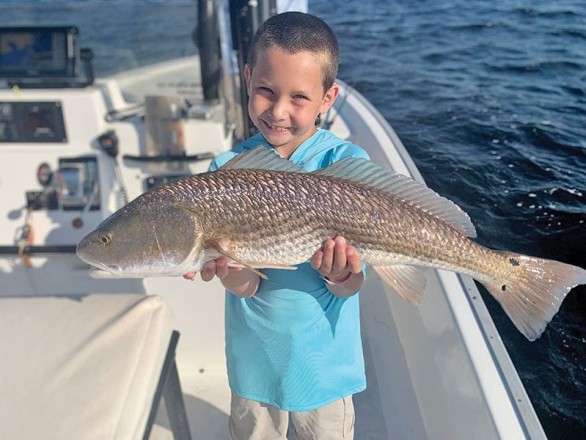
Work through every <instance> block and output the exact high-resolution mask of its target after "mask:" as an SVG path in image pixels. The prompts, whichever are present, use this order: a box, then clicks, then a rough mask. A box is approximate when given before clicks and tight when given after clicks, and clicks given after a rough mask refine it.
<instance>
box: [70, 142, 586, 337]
mask: <svg viewBox="0 0 586 440" xmlns="http://www.w3.org/2000/svg"><path fill="white" fill-rule="evenodd" d="M336 236H343V237H344V238H345V239H346V241H347V243H348V244H349V245H351V246H353V247H354V248H355V250H356V252H357V254H358V255H359V257H360V259H361V261H362V262H363V263H365V264H367V265H369V266H370V267H372V268H373V269H374V271H375V272H376V273H378V275H379V276H380V278H381V279H382V281H384V282H385V283H386V284H388V285H389V286H391V287H392V288H393V289H394V290H396V291H397V293H398V294H400V295H401V296H402V297H403V298H404V299H405V300H406V301H408V302H410V303H412V304H419V303H420V302H421V300H422V298H423V293H424V289H425V282H426V280H425V271H424V270H425V268H426V267H431V268H435V269H445V270H449V271H454V272H457V273H461V274H465V275H469V276H471V277H472V278H474V279H475V280H477V281H479V282H480V283H482V284H483V285H484V286H485V287H486V289H487V290H488V292H489V293H490V294H491V295H492V296H493V297H494V298H496V300H497V301H498V302H499V303H500V304H501V306H502V307H503V309H504V310H505V312H506V313H507V315H508V316H509V317H510V318H511V320H512V321H513V323H514V324H515V326H516V327H517V329H518V330H519V331H520V332H521V333H522V334H523V335H525V337H526V338H527V339H529V340H531V341H533V340H535V339H537V338H538V337H539V336H540V335H541V334H542V333H543V331H544V330H545V328H546V326H547V324H548V323H549V322H550V321H551V319H552V318H553V316H554V315H555V314H556V313H557V312H558V310H559V308H560V305H561V303H562V301H563V300H564V298H565V297H566V295H567V294H568V293H569V291H570V290H571V289H572V288H573V287H575V286H577V285H579V284H585V283H586V270H584V269H583V268H580V267H577V266H573V265H570V264H565V263H561V262H558V261H553V260H546V259H541V258H535V257H530V256H526V255H521V254H517V253H513V252H508V251H497V250H491V249H489V248H486V247H484V246H482V245H480V244H478V243H477V242H475V241H474V240H472V238H474V237H475V236H476V231H475V228H474V225H473V224H472V221H471V220H470V218H469V216H468V215H467V214H466V213H465V212H464V211H463V210H462V209H460V208H459V207H458V206H457V205H456V204H455V203H453V202H452V201H450V200H448V199H447V198H444V197H442V196H440V195H439V194H437V193H436V192H434V191H433V190H431V189H429V188H428V187H427V186H425V185H423V184H421V183H418V182H416V181H414V180H412V179H411V178H409V177H407V176H404V175H401V174H396V173H394V172H393V171H392V170H390V169H388V168H385V167H382V166H379V165H377V164H375V163H373V162H371V161H369V160H366V159H358V158H350V157H349V158H344V159H341V160H339V161H337V162H335V163H333V164H332V165H330V166H328V167H326V168H323V169H320V170H317V171H313V172H306V171H305V170H303V169H302V168H301V167H298V166H297V165H295V164H293V163H292V162H290V161H288V160H286V159H284V158H282V157H281V156H280V155H278V153H276V152H274V151H271V150H269V149H267V148H265V147H262V146H259V147H256V148H254V149H251V150H249V151H247V152H244V153H241V154H240V155H238V156H236V157H235V158H233V159H232V160H230V161H229V162H228V163H226V164H225V165H224V166H223V167H221V168H220V169H218V170H216V171H213V172H207V173H201V174H196V175H193V176H189V177H186V178H184V179H181V180H177V181H174V182H172V183H169V184H166V185H163V186H160V187H158V188H156V189H153V190H151V191H149V192H146V193H144V194H142V195H140V196H138V197H137V198H136V199H134V200H133V201H131V202H130V203H128V204H127V205H125V206H124V207H122V208H121V209H120V210H118V211H117V212H115V213H114V214H112V215H111V216H110V217H109V218H107V219H106V220H105V221H103V222H102V223H101V224H100V225H99V226H98V227H97V228H96V229H95V230H94V231H93V232H91V233H89V234H88V235H87V236H86V237H84V238H83V239H82V240H81V241H80V242H79V244H78V246H77V255H78V256H79V257H80V258H81V259H82V260H84V261H85V262H87V263H88V264H89V265H90V266H93V267H94V268H96V269H97V270H101V271H105V272H107V273H109V274H110V275H112V276H120V277H141V278H143V277H149V276H180V275H183V274H186V273H188V272H198V271H200V270H201V269H202V268H203V266H204V264H205V263H206V262H208V261H210V260H213V259H216V258H218V257H220V256H225V257H227V258H228V260H229V262H230V264H231V265H233V266H241V267H246V268H249V269H250V270H253V271H255V272H256V273H258V275H259V276H260V277H262V278H264V279H266V275H265V274H264V273H263V272H262V269H263V268H280V269H290V270H292V269H295V268H296V267H295V266H296V265H298V264H300V263H303V262H306V261H308V260H309V259H310V258H311V257H312V255H313V254H314V253H315V252H316V251H317V250H318V249H320V247H321V246H322V244H323V242H324V241H325V240H326V239H328V238H333V237H336Z"/></svg>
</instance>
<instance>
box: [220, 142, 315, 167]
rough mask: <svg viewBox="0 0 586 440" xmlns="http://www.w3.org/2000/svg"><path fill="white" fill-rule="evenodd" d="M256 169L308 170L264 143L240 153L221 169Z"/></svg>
mask: <svg viewBox="0 0 586 440" xmlns="http://www.w3.org/2000/svg"><path fill="white" fill-rule="evenodd" d="M244 168H246V169H256V170H259V169H260V170H272V171H285V172H289V173H305V172H306V171H305V170H304V169H303V168H301V167H299V166H297V165H295V164H294V163H293V162H291V161H289V160H287V159H285V158H284V157H282V156H280V155H279V153H277V152H276V151H273V150H269V149H268V148H266V147H263V146H262V145H259V146H257V147H254V148H253V149H251V150H248V151H245V152H243V153H240V154H239V155H238V156H236V157H235V158H233V159H230V160H229V161H228V162H226V163H225V164H224V166H222V167H221V168H220V169H221V170H237V169H244Z"/></svg>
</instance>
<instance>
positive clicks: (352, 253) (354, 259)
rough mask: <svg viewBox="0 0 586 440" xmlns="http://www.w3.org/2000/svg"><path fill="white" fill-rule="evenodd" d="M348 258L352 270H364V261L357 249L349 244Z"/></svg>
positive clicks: (357, 271) (353, 271)
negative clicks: (361, 259)
mask: <svg viewBox="0 0 586 440" xmlns="http://www.w3.org/2000/svg"><path fill="white" fill-rule="evenodd" d="M346 258H347V260H348V265H347V267H348V269H349V270H350V272H352V273H360V272H362V262H361V261H360V257H359V256H358V254H357V253H356V250H355V249H354V248H353V247H352V246H348V247H347V248H346Z"/></svg>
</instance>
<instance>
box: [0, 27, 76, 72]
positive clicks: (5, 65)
mask: <svg viewBox="0 0 586 440" xmlns="http://www.w3.org/2000/svg"><path fill="white" fill-rule="evenodd" d="M78 60H79V50H78V48H77V29H76V28H74V27H37V28H29V27H20V28H1V29H0V78H47V77H49V78H71V77H74V76H76V74H77V70H76V69H77V64H78Z"/></svg>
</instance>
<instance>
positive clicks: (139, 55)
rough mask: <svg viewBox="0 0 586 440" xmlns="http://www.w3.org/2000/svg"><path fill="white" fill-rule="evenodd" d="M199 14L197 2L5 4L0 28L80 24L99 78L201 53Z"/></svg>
mask: <svg viewBox="0 0 586 440" xmlns="http://www.w3.org/2000/svg"><path fill="white" fill-rule="evenodd" d="M196 17H197V2H196V0H100V1H98V0H88V1H84V0H69V1H62V0H61V1H57V0H28V1H27V0H25V1H22V0H2V2H0V27H7V26H10V27H14V26H22V27H24V26H26V27H29V26H35V27H36V26H74V27H77V28H78V30H79V44H80V47H81V48H89V49H91V50H92V51H93V67H94V73H95V76H96V77H98V78H99V77H106V76H111V75H115V74H117V73H120V72H125V71H129V70H132V69H136V68H139V67H143V66H148V65H151V64H156V63H162V62H165V61H169V60H172V59H176V58H184V57H189V56H191V55H194V54H196V53H197V48H196V46H195V43H194V41H193V38H192V34H193V31H194V28H195V26H196ZM1 46H2V43H1V42H0V50H2V51H3V50H5V49H6V48H3V47H1Z"/></svg>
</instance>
